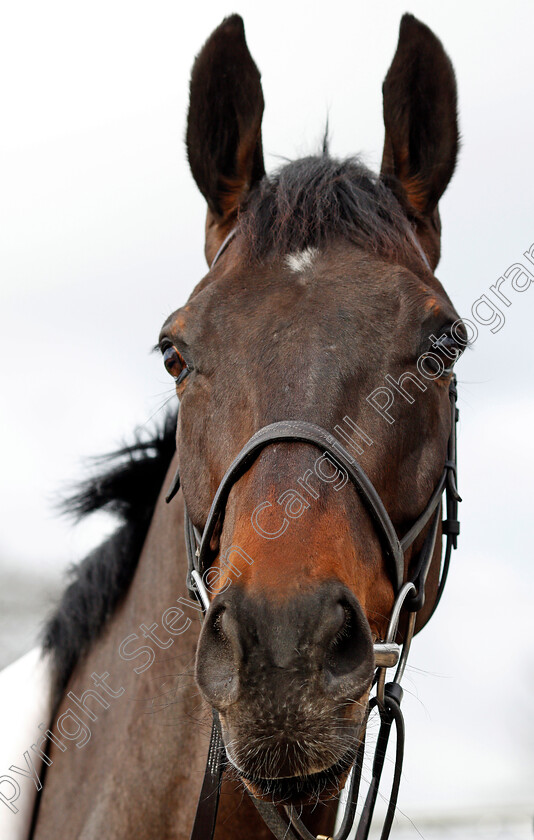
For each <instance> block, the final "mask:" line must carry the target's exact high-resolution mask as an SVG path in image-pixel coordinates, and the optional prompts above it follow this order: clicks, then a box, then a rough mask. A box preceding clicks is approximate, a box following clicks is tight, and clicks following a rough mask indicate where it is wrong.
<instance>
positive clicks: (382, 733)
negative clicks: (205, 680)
mask: <svg viewBox="0 0 534 840" xmlns="http://www.w3.org/2000/svg"><path fill="white" fill-rule="evenodd" d="M410 232H411V231H410ZM235 233H236V230H235V229H234V230H232V231H231V232H230V234H229V235H228V236H227V237H226V239H225V240H224V241H223V243H222V245H221V246H220V248H219V250H218V251H217V254H216V256H215V259H214V260H213V262H212V264H211V268H213V266H214V264H215V263H216V261H217V260H218V259H219V257H220V255H221V254H222V253H223V251H224V250H225V249H226V247H227V246H228V244H229V243H230V242H231V240H232V239H233V237H234V236H235ZM412 237H413V241H414V244H415V246H416V247H417V248H418V250H419V252H420V254H421V256H422V258H423V260H424V262H425V263H426V265H427V266H428V261H427V259H426V256H425V254H424V252H423V251H422V248H421V246H420V245H419V243H418V242H417V240H416V238H415V236H414V235H413V234H412ZM449 398H450V411H451V431H450V435H449V440H448V444H447V458H446V460H445V463H444V467H443V472H442V474H441V477H440V479H439V480H438V482H437V484H436V487H435V489H434V492H433V493H432V495H431V496H430V499H429V500H428V502H427V504H426V506H425V508H424V510H423V511H422V513H421V514H420V515H419V517H418V518H417V520H416V521H415V522H414V524H413V525H412V527H411V528H410V529H409V531H408V532H407V533H406V534H405V535H404V536H403V537H402V539H400V540H399V538H398V537H397V533H396V531H395V527H394V525H393V523H392V521H391V519H390V517H389V514H388V512H387V511H386V509H385V507H384V505H383V503H382V500H381V498H380V496H379V494H378V492H377V491H376V489H375V487H374V485H373V484H372V482H371V480H370V479H369V478H368V476H367V474H366V473H365V471H364V470H363V468H362V467H361V466H360V464H358V462H357V461H356V460H355V459H354V458H353V456H352V455H351V454H350V453H349V452H348V451H347V449H346V448H345V447H344V446H343V445H342V444H341V443H339V441H338V440H336V438H334V437H333V436H332V435H331V434H330V433H329V432H327V431H326V430H325V429H323V428H321V427H320V426H316V425H315V424H313V423H307V422H304V421H299V420H283V421H280V422H277V423H271V424H270V425H268V426H264V427H263V428H261V429H259V431H257V432H256V433H255V434H254V435H252V437H251V438H250V440H249V441H248V442H247V443H246V444H245V445H244V447H243V448H242V449H241V451H240V452H239V454H238V455H237V457H236V458H235V459H234V461H233V462H232V463H231V465H230V467H229V468H228V469H227V471H226V473H225V475H224V476H223V479H222V481H221V483H220V484H219V487H218V489H217V492H216V493H215V497H214V499H213V502H212V504H211V508H210V511H209V514H208V518H207V520H206V523H205V526H204V529H203V532H202V534H200V533H199V532H198V530H197V529H196V528H195V526H194V525H193V523H192V522H191V519H190V517H189V514H188V512H187V507H185V543H186V549H187V558H188V573H187V587H188V589H189V592H190V593H191V595H192V596H193V597H195V598H196V599H197V600H198V601H199V602H200V604H201V606H202V609H203V613H204V614H205V613H206V612H207V610H208V609H209V606H210V600H209V596H208V592H207V591H206V587H205V585H204V582H203V579H202V576H203V574H204V573H205V572H206V571H207V569H209V567H210V565H211V561H212V559H213V551H212V549H211V548H210V542H211V538H212V536H213V534H214V532H215V531H216V529H217V526H218V525H221V524H222V520H223V518H224V513H225V508H226V502H227V499H228V495H229V493H230V490H231V489H232V487H233V486H234V484H235V483H236V482H237V481H238V480H239V478H240V477H241V476H242V475H243V474H244V473H245V472H246V471H247V470H248V469H249V468H250V466H251V465H252V463H253V462H254V461H255V459H256V458H257V457H258V455H259V453H260V452H261V451H262V450H263V449H264V448H265V447H266V446H270V445H272V444H275V443H279V442H281V441H285V442H300V443H310V444H312V445H314V446H316V447H317V448H318V449H320V450H321V451H322V452H326V453H328V455H329V456H330V457H331V458H333V459H334V462H335V463H336V464H337V465H338V466H340V467H341V468H342V470H343V471H344V472H345V473H346V474H347V476H348V478H349V479H350V481H351V482H352V484H353V485H354V487H355V489H356V492H357V493H358V495H359V496H360V497H361V499H362V502H363V503H364V505H365V507H366V509H367V511H368V513H369V515H370V517H371V519H372V521H373V523H374V526H375V530H376V531H377V533H378V536H379V538H380V542H381V544H382V547H383V550H384V552H385V554H386V557H387V559H388V562H389V568H390V575H391V579H392V582H393V585H394V588H395V591H396V593H397V594H396V599H395V604H394V606H393V610H392V612H391V616H390V620H389V624H388V630H387V633H386V638H385V640H384V641H381V642H377V643H375V645H374V656H375V665H376V670H375V674H374V678H373V685H374V686H376V694H375V696H374V697H373V698H372V699H371V700H370V702H369V705H368V709H367V714H366V718H365V720H364V722H363V724H362V727H361V730H360V735H359V744H358V746H357V750H356V758H355V761H354V764H353V767H352V770H351V774H350V780H349V783H348V789H347V804H346V807H345V812H344V815H343V818H342V822H341V826H340V829H339V831H338V832H337V833H336V834H335V835H334V837H333V838H331V837H326V836H324V835H319V836H317V837H316V835H313V834H311V832H310V831H309V830H308V829H307V828H306V826H305V825H304V823H303V822H302V820H301V819H300V817H299V816H298V815H297V814H296V813H295V810H294V808H293V807H289V806H284V808H283V810H284V814H285V815H284V816H282V814H281V812H280V811H279V810H278V808H277V807H276V806H275V805H274V804H272V803H269V802H264V801H263V800H259V799H257V798H256V797H254V796H253V795H252V794H250V793H249V795H250V797H251V799H252V802H253V803H254V805H255V806H256V808H257V810H258V811H259V813H260V815H261V816H262V818H263V820H264V821H265V823H266V824H267V826H268V827H269V829H270V830H271V832H272V833H273V834H274V836H275V837H276V838H277V840H347V838H348V836H349V834H350V833H351V831H353V829H354V825H355V820H356V808H357V803H358V794H359V788H360V777H361V770H362V765H363V758H364V752H365V730H366V724H367V718H368V716H369V713H370V711H371V710H372V709H373V708H375V707H376V708H377V709H378V712H379V715H380V729H379V733H378V739H377V743H376V747H375V753H374V759H373V768H372V778H371V782H370V785H369V789H368V792H367V796H366V799H365V802H364V805H363V810H362V812H361V815H360V818H359V821H358V826H357V830H356V835H355V840H367V838H368V835H369V831H370V827H371V821H372V818H373V812H374V807H375V803H376V799H377V795H378V789H379V785H380V779H381V776H382V770H383V767H384V760H385V756H386V749H387V745H388V741H389V737H390V735H391V729H392V727H393V724H395V730H396V751H395V768H394V774H393V783H392V788H391V792H390V795H389V802H388V808H387V812H386V816H385V819H384V824H383V828H382V833H381V840H387V838H388V837H389V835H390V831H391V826H392V823H393V818H394V815H395V809H396V805H397V797H398V791H399V786H400V779H401V773H402V762H403V754H404V718H403V715H402V711H401V702H402V696H403V691H402V688H401V685H400V683H401V680H402V677H403V675H404V671H405V668H406V663H407V659H408V654H409V651H410V644H411V640H412V637H413V633H414V629H415V623H416V618H417V613H418V611H419V610H420V609H421V608H422V606H423V604H424V599H425V592H424V589H425V583H426V579H427V575H428V571H429V569H430V565H431V562H432V557H433V555H434V549H435V546H436V540H437V534H438V530H439V524H440V520H441V510H442V505H441V502H442V496H443V493H445V503H446V514H447V515H446V518H445V519H444V520H443V521H442V523H441V525H442V538H443V537H445V538H446V546H445V556H444V559H443V563H442V569H441V574H440V580H439V585H438V591H437V595H436V599H435V602H434V604H433V607H432V611H431V613H430V616H429V617H428V619H427V620H429V619H430V618H431V617H432V615H433V614H434V611H435V609H436V607H437V605H438V603H439V601H440V599H441V595H442V593H443V589H444V587H445V582H446V579H447V573H448V570H449V564H450V558H451V553H452V549H453V548H456V547H457V537H458V534H459V532H460V523H459V521H458V502H460V501H461V499H460V496H459V495H458V490H457V449H456V425H457V421H458V416H459V412H458V409H457V407H456V400H457V390H456V377H455V376H454V375H453V377H452V380H451V383H450V386H449ZM179 487H180V477H179V473H178V472H177V473H176V475H175V477H174V479H173V481H172V484H171V486H170V488H169V491H168V494H167V497H166V501H167V502H170V501H171V500H172V499H173V498H174V496H175V495H176V493H177V492H178V489H179ZM428 523H430V527H429V528H428V532H427V535H426V537H425V540H424V543H423V546H422V548H421V550H420V552H419V554H418V556H417V558H416V559H415V562H414V563H413V571H412V574H411V577H410V579H409V580H406V581H405V580H404V555H405V552H406V551H407V549H408V548H409V547H410V546H411V545H412V544H413V542H414V541H415V540H416V539H417V537H418V536H419V535H420V534H421V533H422V531H423V530H424V528H425V527H426V526H427V525H428ZM406 613H407V614H408V625H407V632H406V636H405V638H404V640H403V643H402V646H401V645H398V644H397V643H396V638H397V632H398V627H399V622H400V618H401V615H404V614H406ZM395 665H396V666H397V668H396V671H395V675H394V677H393V679H392V680H391V681H388V682H386V672H387V670H388V668H391V667H393V666H395ZM226 764H227V756H226V751H225V748H224V744H223V741H222V734H221V727H220V721H219V715H218V713H217V711H216V710H215V709H213V724H212V731H211V739H210V745H209V752H208V759H207V764H206V771H205V775H204V782H203V785H202V790H201V793H200V797H199V801H198V806H197V812H196V817H195V822H194V825H193V829H192V832H191V838H190V840H211V838H212V837H213V834H214V831H215V823H216V818H217V809H218V804H219V795H220V786H221V781H222V776H223V772H224V769H225V767H226Z"/></svg>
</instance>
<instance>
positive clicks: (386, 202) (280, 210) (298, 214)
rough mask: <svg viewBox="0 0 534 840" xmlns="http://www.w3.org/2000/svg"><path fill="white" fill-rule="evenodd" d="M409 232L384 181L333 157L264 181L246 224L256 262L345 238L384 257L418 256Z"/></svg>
mask: <svg viewBox="0 0 534 840" xmlns="http://www.w3.org/2000/svg"><path fill="white" fill-rule="evenodd" d="M408 228H409V221H408V219H407V215H406V212H405V210H404V209H403V208H402V206H401V204H400V202H399V201H398V200H397V198H396V197H395V195H394V193H393V191H392V189H390V186H389V185H388V184H386V182H385V181H384V180H383V179H382V178H380V177H379V176H377V175H375V174H374V173H373V172H371V171H370V170H369V169H367V167H366V166H364V165H363V164H362V163H361V161H360V160H358V158H347V159H346V160H336V159H335V158H332V157H330V155H329V154H328V152H327V151H325V152H324V153H323V154H322V155H319V156H317V157H307V158H302V159H301V160H296V161H293V162H291V163H288V164H287V165H285V166H284V167H282V168H281V169H280V170H278V172H276V173H274V175H270V176H269V175H266V176H264V178H263V179H262V181H261V182H260V184H259V186H258V187H257V189H256V190H255V191H254V192H253V193H252V195H251V198H250V200H249V202H248V204H247V206H246V209H245V210H244V212H243V213H242V216H241V220H240V229H241V230H242V231H243V232H244V233H245V237H246V241H247V245H248V249H249V251H250V254H251V256H252V257H253V258H254V259H256V260H261V259H262V258H264V257H265V256H267V254H269V253H272V252H277V253H280V254H288V253H292V252H296V251H302V250H304V249H305V248H320V247H321V246H324V245H325V244H327V242H328V241H331V240H333V239H335V238H340V237H342V238H345V239H348V240H349V241H350V242H352V243H353V244H355V245H357V246H359V247H362V248H365V249H366V250H371V251H374V252H375V253H380V254H382V255H389V256H397V257H400V256H402V255H403V254H406V252H407V251H410V252H411V253H412V256H413V250H414V249H413V242H412V240H411V238H410V234H409V230H408Z"/></svg>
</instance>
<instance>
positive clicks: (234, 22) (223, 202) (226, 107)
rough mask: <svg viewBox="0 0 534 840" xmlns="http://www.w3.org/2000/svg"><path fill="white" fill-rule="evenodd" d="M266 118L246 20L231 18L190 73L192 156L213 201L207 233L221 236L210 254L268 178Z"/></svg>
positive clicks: (202, 188) (196, 174)
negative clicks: (263, 136) (251, 194)
mask: <svg viewBox="0 0 534 840" xmlns="http://www.w3.org/2000/svg"><path fill="white" fill-rule="evenodd" d="M262 115H263V93H262V89H261V83H260V73H259V71H258V68H257V67H256V65H255V64H254V61H253V60H252V56H251V55H250V53H249V51H248V47H247V42H246V40H245V29H244V26H243V20H242V19H241V17H239V15H232V16H231V17H228V18H225V20H223V22H222V23H221V25H220V26H219V27H218V28H217V29H216V30H215V31H214V32H213V33H212V34H211V36H210V37H209V38H208V40H207V41H206V43H205V44H204V47H203V48H202V50H201V51H200V53H199V55H198V56H197V59H196V61H195V64H194V66H193V72H192V74H191V87H190V102H189V115H188V122H187V136H186V143H187V155H188V158H189V165H190V167H191V172H192V173H193V177H194V179H195V181H196V183H197V186H198V188H199V190H200V191H201V193H202V195H203V196H204V198H205V199H206V201H207V202H208V225H207V226H208V234H209V233H210V231H211V233H212V234H213V233H214V232H215V234H217V233H218V236H217V235H216V236H215V237H212V238H214V240H215V241H214V243H213V245H212V248H211V249H213V247H215V246H216V245H217V239H221V238H223V237H224V235H225V232H226V231H227V230H228V229H229V227H230V226H231V223H232V222H233V220H234V219H235V216H236V215H237V211H238V209H239V207H240V205H241V204H242V203H243V201H244V199H245V198H246V196H247V195H248V192H249V190H250V188H251V187H252V186H253V185H254V184H255V183H256V182H257V181H259V180H260V179H261V178H262V177H263V175H264V174H265V166H264V163H263V152H262V144H261V119H262ZM214 229H215V230H214ZM206 248H207V251H208V250H210V249H209V248H208V244H207V245H206Z"/></svg>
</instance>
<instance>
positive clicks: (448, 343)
mask: <svg viewBox="0 0 534 840" xmlns="http://www.w3.org/2000/svg"><path fill="white" fill-rule="evenodd" d="M464 350H465V345H462V344H461V343H460V342H459V341H457V340H456V339H455V338H454V336H453V335H452V334H451V333H444V334H443V335H441V336H440V337H439V338H438V339H437V340H436V341H434V342H433V344H432V352H434V353H436V354H437V355H439V356H440V357H441V359H442V361H443V363H444V365H445V369H444V371H443V373H444V374H449V373H451V371H452V369H453V367H454V364H455V362H456V361H457V360H458V359H459V358H460V356H461V355H462V353H463V351H464Z"/></svg>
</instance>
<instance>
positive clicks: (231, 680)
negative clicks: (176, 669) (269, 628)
mask: <svg viewBox="0 0 534 840" xmlns="http://www.w3.org/2000/svg"><path fill="white" fill-rule="evenodd" d="M240 652H241V651H240V644H239V638H238V634H237V632H236V622H235V619H234V618H233V617H232V615H231V612H230V611H228V610H227V609H226V607H225V605H224V604H220V605H219V606H216V607H212V608H211V610H209V611H208V613H207V615H206V618H205V621H204V626H203V627H202V631H201V634H200V639H199V643H198V647H197V661H196V678H197V682H198V684H199V687H200V689H201V691H202V692H203V694H204V695H205V697H207V699H208V700H209V701H210V703H211V704H212V705H213V706H215V707H216V708H218V709H219V710H221V709H222V708H224V707H225V706H227V705H228V704H230V703H231V702H233V701H234V700H235V697H236V694H237V691H238V686H239V679H238V668H237V664H236V656H237V657H239V655H240Z"/></svg>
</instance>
